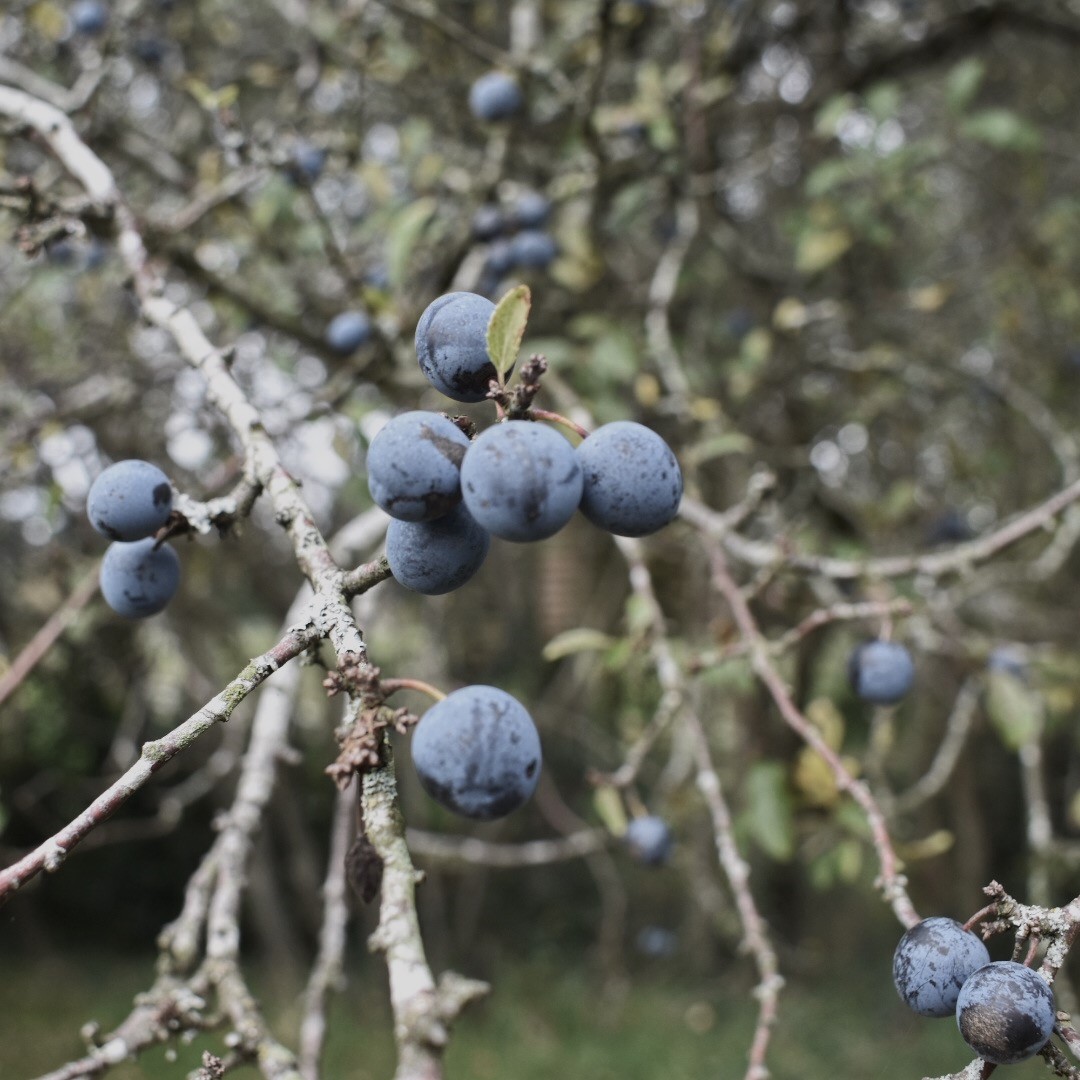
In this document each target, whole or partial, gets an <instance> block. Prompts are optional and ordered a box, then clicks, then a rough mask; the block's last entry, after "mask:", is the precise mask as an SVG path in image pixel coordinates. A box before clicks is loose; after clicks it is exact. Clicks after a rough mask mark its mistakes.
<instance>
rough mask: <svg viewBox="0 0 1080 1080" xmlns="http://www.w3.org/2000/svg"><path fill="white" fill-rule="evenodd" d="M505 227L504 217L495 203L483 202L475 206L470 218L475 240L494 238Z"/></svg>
mask: <svg viewBox="0 0 1080 1080" xmlns="http://www.w3.org/2000/svg"><path fill="white" fill-rule="evenodd" d="M505 228H506V219H505V217H504V216H503V212H502V210H501V209H500V208H499V206H497V205H496V204H495V203H484V204H483V205H482V206H478V207H477V208H476V213H475V214H473V219H472V234H473V236H474V237H475V238H476V239H477V240H494V239H495V237H496V236H499V235H500V234H501V233H502V231H503V229H505Z"/></svg>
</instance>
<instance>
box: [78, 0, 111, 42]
mask: <svg viewBox="0 0 1080 1080" xmlns="http://www.w3.org/2000/svg"><path fill="white" fill-rule="evenodd" d="M71 25H72V26H73V27H74V28H75V30H76V31H77V32H78V33H80V34H86V35H87V36H88V37H92V36H95V35H97V34H103V33H104V32H105V28H106V27H107V26H108V25H109V9H108V8H107V7H106V6H105V5H104V4H103V3H101V2H100V0H76V2H75V3H74V4H72V5H71Z"/></svg>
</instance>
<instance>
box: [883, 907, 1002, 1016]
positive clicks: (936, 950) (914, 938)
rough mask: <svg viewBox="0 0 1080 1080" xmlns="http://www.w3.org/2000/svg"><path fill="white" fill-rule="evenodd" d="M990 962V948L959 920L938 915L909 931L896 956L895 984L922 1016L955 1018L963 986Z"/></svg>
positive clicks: (898, 946)
mask: <svg viewBox="0 0 1080 1080" xmlns="http://www.w3.org/2000/svg"><path fill="white" fill-rule="evenodd" d="M989 963H990V954H989V953H988V952H987V951H986V946H985V945H984V944H983V943H982V941H981V940H980V939H979V938H978V937H976V936H975V935H974V934H973V933H971V931H970V930H965V929H964V928H963V927H962V926H961V925H960V923H958V922H957V921H956V920H955V919H947V918H945V917H944V916H940V915H936V916H934V917H933V918H930V919H923V921H922V922H920V923H916V924H915V925H914V926H912V927H911V928H910V929H908V930H907V931H906V932H905V933H904V936H903V937H902V938H901V939H900V942H899V944H898V945H897V946H896V952H894V953H893V983H894V984H895V986H896V992H897V993H898V994H899V995H900V997H901V998H903V1000H904V1003H905V1004H906V1005H907V1006H908V1008H909V1009H912V1010H913V1011H914V1012H917V1013H918V1014H919V1015H920V1016H952V1014H953V1013H954V1012H955V1011H956V999H957V996H958V995H959V993H960V987H961V986H963V985H964V982H965V980H966V979H967V978H968V976H970V975H971V974H972V973H973V972H975V971H977V970H978V969H979V968H981V967H982V966H983V965H984V964H989Z"/></svg>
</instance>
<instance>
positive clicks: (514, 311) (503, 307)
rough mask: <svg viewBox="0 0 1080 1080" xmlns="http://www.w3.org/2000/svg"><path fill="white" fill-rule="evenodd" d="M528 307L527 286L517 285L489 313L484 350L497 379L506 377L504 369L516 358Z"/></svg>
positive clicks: (507, 368) (527, 316)
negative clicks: (493, 366)
mask: <svg viewBox="0 0 1080 1080" xmlns="http://www.w3.org/2000/svg"><path fill="white" fill-rule="evenodd" d="M531 309H532V293H530V292H529V286H528V285H518V286H517V287H516V288H514V289H511V290H510V291H509V292H508V293H507V294H506V295H505V296H504V297H503V298H502V299H501V300H500V301H499V302H498V304H496V305H495V310H494V311H493V312H492V313H491V319H490V320H489V321H488V328H487V351H488V356H490V357H491V362H492V363H493V364H494V365H495V371H496V372H497V373H498V376H499V382H503V381H504V380H505V379H506V374H507V372H508V371H509V370H510V369H511V368H512V367H513V366H514V362H515V361H516V360H517V355H518V350H519V349H520V348H521V339H522V338H523V337H524V336H525V327H526V326H528V324H529V311H530V310H531Z"/></svg>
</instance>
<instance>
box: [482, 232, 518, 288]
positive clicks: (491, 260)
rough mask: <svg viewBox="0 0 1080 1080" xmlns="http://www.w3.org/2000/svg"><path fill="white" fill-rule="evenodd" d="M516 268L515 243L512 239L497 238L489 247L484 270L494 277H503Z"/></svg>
mask: <svg viewBox="0 0 1080 1080" xmlns="http://www.w3.org/2000/svg"><path fill="white" fill-rule="evenodd" d="M513 269H514V245H513V243H512V242H511V241H510V240H503V239H499V240H496V241H495V242H494V243H493V244H492V245H491V247H489V248H488V253H487V258H486V259H485V260H484V270H485V272H486V273H488V274H491V275H492V276H493V277H495V278H498V279H500V280H501V279H502V278H504V277H506V275H507V274H509V273H510V271H511V270H513Z"/></svg>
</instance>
